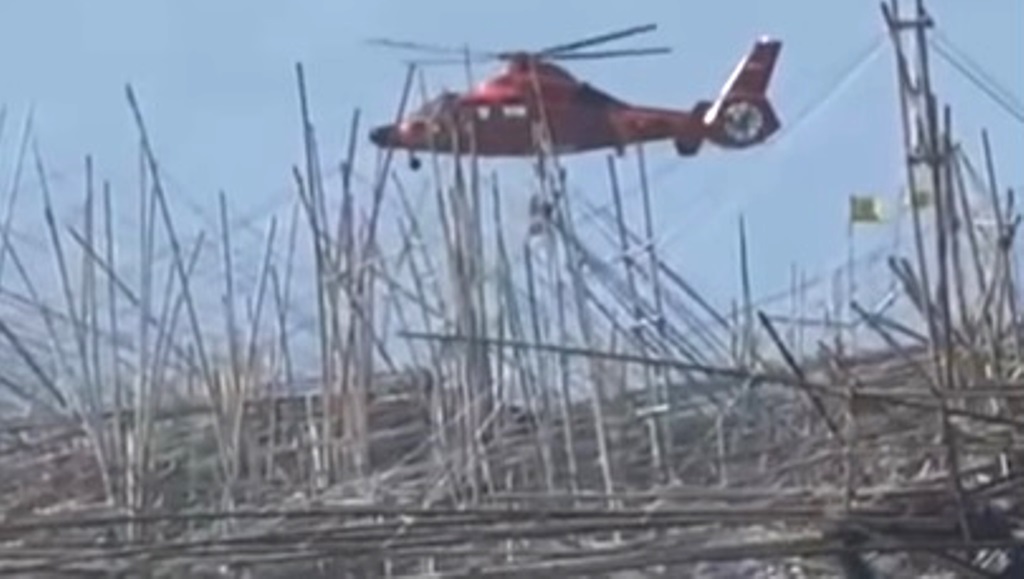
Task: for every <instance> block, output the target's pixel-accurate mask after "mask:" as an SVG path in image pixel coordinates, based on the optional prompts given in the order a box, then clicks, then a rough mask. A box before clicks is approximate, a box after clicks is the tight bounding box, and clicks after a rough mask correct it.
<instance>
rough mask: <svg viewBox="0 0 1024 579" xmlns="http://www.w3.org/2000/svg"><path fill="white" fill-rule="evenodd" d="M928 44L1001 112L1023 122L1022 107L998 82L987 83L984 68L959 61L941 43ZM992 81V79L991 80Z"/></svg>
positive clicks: (932, 42) (932, 41)
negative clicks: (1001, 110)
mask: <svg viewBox="0 0 1024 579" xmlns="http://www.w3.org/2000/svg"><path fill="white" fill-rule="evenodd" d="M928 44H929V45H930V46H931V47H932V49H934V50H935V52H936V54H938V55H939V56H940V57H942V60H944V61H945V62H946V63H948V64H949V65H950V66H952V67H953V68H954V69H955V70H956V71H957V72H959V73H960V74H961V75H963V76H964V78H966V79H967V80H968V81H970V83H971V84H973V85H974V86H975V88H977V89H978V90H980V91H981V92H982V93H984V94H985V96H987V97H988V98H989V99H991V100H992V102H994V103H995V104H996V105H997V106H998V107H999V108H1001V109H1003V112H1005V113H1007V114H1009V115H1010V116H1012V117H1013V118H1014V119H1016V120H1017V122H1019V123H1021V124H1024V107H1021V106H1020V105H1019V104H1018V103H1015V102H1013V100H1014V99H1013V98H1012V95H1010V94H1007V93H1006V92H1004V90H1005V89H1001V87H1000V85H998V84H989V82H986V78H985V77H986V76H989V75H987V73H985V72H984V69H982V68H980V67H978V68H975V67H972V66H971V64H972V63H971V62H964V61H961V60H960V59H959V58H958V57H957V56H956V55H954V54H952V52H951V51H949V50H947V49H946V48H945V47H944V46H942V44H940V43H938V42H935V41H934V40H929V42H928ZM993 82H994V81H993Z"/></svg>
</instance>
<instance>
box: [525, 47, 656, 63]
mask: <svg viewBox="0 0 1024 579" xmlns="http://www.w3.org/2000/svg"><path fill="white" fill-rule="evenodd" d="M669 52H672V49H671V48H668V47H659V48H627V49H624V50H599V51H594V52H570V53H568V54H552V55H550V56H545V57H544V58H545V59H547V60H591V59H598V58H617V57H620V56H647V55H652V54H667V53H669Z"/></svg>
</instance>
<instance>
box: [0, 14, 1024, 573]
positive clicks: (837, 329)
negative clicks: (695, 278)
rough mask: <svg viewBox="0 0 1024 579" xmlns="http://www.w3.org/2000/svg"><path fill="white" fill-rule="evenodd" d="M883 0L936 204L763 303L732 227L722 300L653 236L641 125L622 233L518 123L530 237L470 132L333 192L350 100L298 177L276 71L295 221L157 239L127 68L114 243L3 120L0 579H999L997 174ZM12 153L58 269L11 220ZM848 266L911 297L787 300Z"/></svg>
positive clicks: (100, 189) (1011, 313) (1015, 456)
mask: <svg viewBox="0 0 1024 579" xmlns="http://www.w3.org/2000/svg"><path fill="white" fill-rule="evenodd" d="M882 8H883V9H882V12H883V17H884V20H885V22H886V24H887V26H888V28H889V30H890V32H891V38H892V40H893V48H894V54H895V57H896V58H895V60H896V69H897V78H898V81H899V85H900V93H901V94H900V103H901V111H902V119H903V127H902V128H903V131H904V136H905V144H906V152H907V157H906V162H907V185H908V189H909V190H910V191H911V192H912V193H917V192H922V191H926V192H928V193H929V195H930V199H931V200H932V203H931V204H930V205H929V206H928V207H926V208H921V207H919V204H917V203H911V217H912V223H913V228H914V239H913V241H914V247H913V249H912V253H911V257H906V256H904V255H903V254H902V253H900V252H895V253H889V252H888V251H886V252H880V253H875V254H871V255H867V256H860V257H855V256H853V255H851V256H850V258H849V259H848V260H847V262H846V263H843V264H842V265H841V266H840V267H839V268H837V271H836V272H825V273H824V274H823V275H822V276H820V277H818V278H817V279H809V278H808V275H807V274H806V273H803V272H798V271H797V270H796V269H795V268H794V270H793V273H792V285H793V288H792V291H791V292H789V294H787V295H785V296H781V298H770V299H766V300H758V299H756V298H755V297H754V296H753V294H752V290H751V288H750V284H749V274H748V273H747V267H748V266H747V262H748V257H747V253H748V252H747V232H746V229H745V226H744V223H743V221H742V220H741V222H740V233H739V242H738V245H739V251H740V253H741V256H742V257H741V259H740V261H741V270H742V272H741V279H742V280H743V282H742V287H743V291H742V294H743V295H742V304H737V306H736V312H734V314H733V315H728V314H726V313H724V312H721V311H718V310H717V309H716V308H715V307H714V306H713V305H712V303H714V301H713V300H711V299H708V298H707V297H705V296H702V295H701V294H700V293H699V292H698V291H697V290H696V289H695V288H694V287H693V286H692V285H691V284H690V283H689V282H687V280H686V279H685V278H684V276H682V275H681V274H680V273H679V272H678V271H677V270H675V269H674V268H673V267H672V266H671V265H670V264H669V263H667V262H666V261H665V259H664V257H663V256H662V255H661V254H660V253H659V251H658V250H657V247H656V244H655V231H654V225H653V219H652V214H653V212H654V206H655V205H656V203H657V198H656V195H655V194H654V192H653V191H652V190H651V187H650V183H649V180H648V176H647V169H646V161H645V156H644V151H643V149H637V150H636V152H635V155H634V156H633V157H632V159H633V160H635V162H636V173H637V177H638V186H639V189H640V193H641V201H640V203H641V207H640V209H641V214H642V219H641V221H640V223H639V224H634V223H631V220H630V219H629V217H628V216H627V211H626V210H625V202H624V194H623V192H622V188H623V184H622V175H623V174H624V171H623V170H622V165H623V164H624V163H625V161H624V160H620V159H616V158H613V157H609V158H608V164H607V168H608V169H607V170H608V175H609V185H608V190H609V198H610V203H611V205H610V206H611V207H612V211H610V212H608V213H605V214H603V216H602V219H603V220H604V222H603V226H604V229H605V233H606V235H607V237H608V239H607V242H608V243H607V245H604V246H602V245H601V244H600V242H599V239H600V238H599V236H594V235H588V233H593V232H587V231H584V230H583V226H582V225H581V221H580V220H579V219H578V218H577V215H578V214H579V213H580V211H581V206H580V205H579V203H580V202H579V201H578V200H577V199H575V198H573V196H572V195H571V194H570V193H569V189H568V188H569V181H570V178H569V176H568V174H567V171H566V170H565V169H564V168H563V167H562V163H561V161H560V160H559V159H558V158H557V157H556V156H554V155H552V154H550V151H548V150H547V149H548V147H546V145H545V140H544V127H543V126H540V127H538V145H539V147H538V150H539V151H540V153H539V154H538V157H537V159H536V160H535V163H534V174H535V177H536V179H535V181H534V191H532V194H533V196H534V197H533V199H532V201H531V203H530V210H531V216H530V217H531V225H530V227H529V228H528V230H525V231H523V230H519V231H515V230H514V228H513V227H510V226H509V225H508V224H509V221H508V220H507V219H506V217H507V216H506V214H505V213H503V211H505V207H506V206H505V204H504V203H503V199H504V197H503V195H504V193H503V190H502V188H501V186H500V184H499V183H498V181H497V177H496V176H493V175H489V174H486V173H485V172H484V165H483V164H482V163H480V162H479V161H478V160H477V159H476V158H475V156H474V155H473V143H472V142H471V141H472V140H470V142H467V143H459V145H460V148H461V152H460V154H459V155H456V156H454V158H442V157H440V156H438V155H431V158H430V159H429V163H428V164H426V165H425V168H427V169H429V173H430V176H429V179H428V181H429V183H430V185H431V189H430V190H427V191H424V192H423V193H422V194H421V196H420V197H419V198H417V197H416V195H417V193H416V192H415V191H414V190H413V188H412V187H411V186H410V184H409V183H407V182H406V181H405V180H403V178H402V177H401V176H400V174H399V173H398V172H397V171H395V170H394V168H393V167H392V165H393V153H391V152H388V153H385V154H382V155H381V156H380V157H379V158H378V160H377V164H376V168H375V173H374V176H373V179H372V183H371V184H370V185H369V187H368V192H367V194H365V195H363V194H357V192H356V189H357V186H356V184H355V182H356V180H355V179H354V178H353V176H354V175H355V173H356V171H357V170H356V167H357V166H358V163H357V158H356V157H357V152H358V150H357V149H358V147H357V146H356V140H357V139H356V135H357V132H358V127H359V118H360V117H359V113H358V111H356V112H355V113H354V114H353V117H352V122H351V127H350V129H351V133H350V139H349V145H348V148H347V150H346V151H345V152H344V155H342V158H343V159H344V161H343V162H342V163H341V165H340V169H339V170H338V171H333V170H332V171H329V170H326V169H323V168H322V154H321V152H320V150H319V147H320V146H319V144H318V140H317V134H316V127H315V123H314V122H313V120H312V119H313V115H314V113H313V111H312V108H313V107H312V105H311V101H312V98H311V97H310V95H308V94H307V91H306V85H305V72H304V70H303V68H302V66H301V65H298V66H297V67H296V80H297V86H298V103H299V120H300V131H299V132H300V135H301V139H302V145H303V151H304V156H305V158H304V160H303V163H302V166H301V167H300V166H296V167H294V168H293V170H292V177H293V181H294V198H293V199H292V201H293V210H292V212H291V219H290V221H287V222H284V221H281V222H279V221H278V220H277V219H271V220H270V222H269V223H268V224H267V226H266V229H265V231H264V232H263V233H262V234H261V235H262V239H261V242H260V244H258V245H256V244H248V245H250V246H252V247H257V248H258V249H257V255H256V257H255V258H253V259H251V260H248V261H251V262H253V263H254V264H255V265H254V266H253V267H251V268H250V267H246V264H245V262H246V261H247V260H245V259H240V255H241V253H240V252H241V245H242V244H241V243H240V242H239V239H238V236H239V232H238V231H237V230H236V229H235V228H234V227H233V225H232V224H233V221H232V215H231V214H232V208H231V207H230V206H229V204H228V203H227V200H226V196H225V195H224V194H223V193H221V194H220V196H219V203H218V207H217V210H218V215H217V220H216V226H215V227H214V228H213V229H212V230H211V231H205V230H204V231H200V232H198V233H197V234H195V235H194V237H192V236H190V235H188V234H186V233H184V232H183V230H182V229H181V227H180V225H179V223H178V221H177V220H176V218H175V215H174V212H173V211H172V209H171V207H172V205H173V203H172V200H171V199H169V195H168V194H167V190H166V184H165V183H166V175H165V173H164V172H163V170H162V168H161V165H160V162H159V154H158V150H159V144H158V143H159V136H156V135H153V136H151V135H150V134H149V132H148V131H147V127H146V120H145V115H144V113H143V107H142V105H141V103H140V100H139V99H138V98H137V96H136V94H135V92H134V90H133V89H132V88H131V87H130V86H129V87H127V90H126V98H127V102H128V108H129V111H130V113H131V115H132V119H133V122H134V124H135V127H136V129H137V132H138V136H139V143H140V147H139V149H140V162H139V188H138V193H137V200H136V201H137V207H136V208H135V209H136V210H137V215H138V218H137V220H138V231H137V232H125V231H123V230H118V228H117V226H116V224H115V223H114V221H115V214H116V211H117V210H119V209H121V208H117V207H115V203H114V195H113V194H112V191H111V189H112V187H111V186H110V184H109V183H105V182H103V181H100V180H99V177H98V176H97V175H98V174H100V173H101V171H100V169H99V168H97V167H95V166H94V162H93V161H92V160H91V159H88V158H87V159H86V160H85V175H86V176H85V180H84V185H83V188H84V207H85V210H84V211H83V214H82V216H81V220H80V223H72V224H70V225H64V223H65V220H63V219H61V218H60V217H59V216H57V215H56V213H55V211H54V209H53V208H52V206H51V203H50V197H51V193H50V187H49V184H48V182H47V172H46V169H45V163H44V160H43V157H42V154H41V152H40V151H38V150H36V149H32V148H31V147H30V146H29V143H30V142H31V124H30V122H31V119H29V120H28V121H27V122H26V126H25V128H24V130H23V134H22V138H21V140H20V147H19V149H18V152H17V159H16V164H15V167H16V168H15V175H14V178H13V179H12V183H11V186H10V187H9V189H8V191H6V197H5V208H4V211H5V216H4V219H3V221H2V224H3V225H2V231H3V235H2V240H0V242H2V249H0V355H2V356H3V357H4V368H5V372H4V373H3V374H2V375H0V390H2V396H0V403H2V406H0V419H2V420H0V575H4V576H25V577H51V576H52V577H57V576H67V575H74V576H84V577H93V576H95V577H101V576H102V577H178V576H188V577H253V578H263V577H285V576H289V577H295V576H302V577H353V578H355V577H428V576H429V577H451V578H454V577H524V578H525V577H564V576H581V577H609V578H617V579H624V578H627V577H630V578H632V577H735V576H743V577H835V576H844V577H871V576H874V575H871V574H870V573H873V572H874V571H873V570H872V568H874V569H887V570H888V571H889V572H890V573H894V574H895V575H896V576H917V577H925V576H934V577H939V576H941V575H938V574H933V575H928V573H939V572H940V571H944V572H946V573H953V574H955V575H954V576H958V577H959V576H963V577H990V576H1002V577H1016V576H1021V575H1016V574H1014V573H1021V566H1022V565H1024V552H1022V551H1021V547H1020V546H1019V545H1018V540H1017V539H1016V538H1015V537H1014V534H1013V532H1012V531H1013V523H1012V521H1013V520H1014V519H1017V518H1019V517H1020V516H1021V514H1022V510H1021V505H1020V501H1019V500H1018V499H1019V496H1020V490H1019V489H1020V488H1021V486H1020V484H1019V479H1020V477H1021V473H1022V470H1021V466H1020V462H1021V460H1022V457H1024V454H1022V450H1021V446H1020V445H1021V442H1020V441H1018V440H1017V435H1018V434H1019V433H1020V432H1021V428H1022V427H1024V423H1022V422H1021V421H1020V419H1019V418H1018V414H1019V412H1018V409H1019V408H1020V406H1021V399H1022V398H1024V389H1022V386H1024V378H1022V374H1024V373H1022V371H1021V368H1022V366H1021V360H1022V357H1024V337H1022V331H1021V327H1020V326H1021V323H1020V319H1019V313H1018V309H1019V306H1018V303H1017V299H1018V295H1019V294H1018V288H1017V285H1016V277H1017V271H1016V268H1017V265H1016V262H1015V261H1014V255H1015V253H1014V252H1015V248H1016V237H1015V233H1016V227H1017V224H1018V223H1019V219H1020V218H1019V216H1018V214H1017V209H1016V207H1015V200H1014V192H1013V191H1012V190H1002V189H1000V186H999V179H998V173H997V170H996V167H995V164H994V161H993V156H992V151H991V149H992V145H991V142H990V139H989V137H988V135H987V134H986V135H985V136H984V138H983V147H982V149H983V153H984V158H983V160H982V162H981V163H978V162H976V161H972V160H971V158H970V157H969V155H967V154H966V152H965V147H964V145H963V144H962V143H961V142H960V141H959V140H958V137H957V136H956V134H955V133H954V131H953V120H952V119H953V117H952V112H951V111H950V109H949V108H948V107H946V108H942V107H941V106H940V102H939V100H938V97H937V96H936V94H935V93H934V92H933V88H932V86H931V80H930V78H929V74H928V70H929V63H928V58H929V48H928V47H929V46H931V44H930V42H931V41H930V40H929V38H928V30H929V28H930V27H932V26H933V25H934V23H933V22H932V20H931V18H930V17H929V16H928V15H927V13H926V11H925V9H924V7H923V5H922V3H921V2H920V1H919V2H918V4H917V9H916V11H915V13H914V14H913V15H912V16H910V17H907V16H904V15H902V14H901V13H900V10H899V6H898V4H897V2H896V1H895V0H893V2H892V3H891V4H886V5H883V7H882ZM908 41H910V42H911V44H913V45H914V50H913V51H908V50H907V49H906V48H905V47H904V45H905V44H906V43H907V42H908ZM942 54H945V55H946V57H949V54H948V53H942ZM415 81H416V75H415V71H414V70H413V69H411V68H410V71H409V75H408V77H407V80H406V84H405V89H404V94H403V97H402V99H401V104H400V106H399V110H398V112H397V114H398V115H399V116H401V114H402V112H403V111H404V109H405V107H406V104H407V102H408V101H409V100H410V99H411V98H412V96H411V95H412V94H413V92H414V87H415ZM6 121H7V114H6V112H5V111H4V112H0V137H2V136H3V135H4V132H3V131H4V130H5V128H6V127H7V123H6ZM30 155H31V161H30V160H29V156H30ZM29 162H31V163H32V165H33V166H34V174H35V178H36V179H37V180H38V182H39V185H40V187H41V191H42V193H43V197H42V199H43V205H44V207H43V210H44V223H45V226H46V232H45V236H46V239H45V240H42V241H41V242H40V243H42V244H46V245H44V246H43V247H44V249H45V250H46V251H47V253H48V256H49V258H50V259H52V262H53V270H55V271H56V276H55V277H54V278H53V279H52V280H50V281H40V280H38V279H35V278H34V277H33V274H32V272H31V270H30V269H29V267H28V265H27V263H26V257H25V255H24V248H23V247H22V245H21V244H19V243H18V238H17V236H16V224H15V222H14V219H13V215H14V208H15V205H16V204H17V203H18V198H19V194H18V191H19V188H20V187H21V186H22V181H23V180H24V179H27V177H25V176H24V175H23V172H24V173H26V174H31V173H32V172H33V171H27V172H25V171H23V167H24V165H25V164H26V163H29ZM335 174H336V175H337V177H338V178H337V180H334V179H332V178H331V175H335ZM118 198H119V199H125V196H123V195H122V196H119V197H118ZM357 200H359V201H357ZM362 200H366V201H362ZM360 203H365V205H364V206H360ZM430 206H432V207H433V210H432V211H426V210H425V209H424V208H425V207H430ZM432 212H433V213H436V214H435V215H431V213H432ZM982 222H987V223H992V224H993V226H992V227H990V228H988V229H986V228H985V227H983V226H982V225H981V223H982ZM993 229H994V231H993ZM432 233H436V237H435V238H432V237H431V236H432ZM126 236H130V237H131V239H130V240H126V239H123V238H125V237H126ZM126 247H127V248H130V249H131V250H130V251H129V250H126V249H125V248H126ZM609 255H611V258H610V259H609V258H608V256H609ZM129 263H134V264H137V265H135V266H134V267H129V266H128V265H127V264H129ZM76 264H77V266H76ZM868 267H871V268H874V269H876V270H878V269H880V270H883V271H885V270H888V271H890V272H891V274H892V275H893V277H894V278H895V279H896V280H897V281H898V288H897V293H898V295H899V297H900V299H901V301H902V303H905V304H909V306H908V308H907V309H908V310H909V313H907V314H906V315H899V316H897V315H895V314H890V313H886V312H885V311H884V309H883V308H878V307H874V306H869V305H866V304H865V303H861V301H860V300H859V299H858V297H857V296H855V295H853V289H852V288H855V287H859V286H860V285H863V284H854V283H853V280H852V279H851V280H848V281H849V284H848V286H847V287H849V288H851V289H850V292H849V293H850V295H847V296H845V300H846V301H848V302H849V312H850V319H843V323H842V324H836V323H834V317H835V316H833V314H832V312H831V311H830V310H832V308H829V307H827V306H826V307H825V308H824V309H825V311H824V312H822V314H823V318H824V319H823V320H817V319H811V318H814V317H815V315H816V314H815V310H817V309H818V308H816V307H815V306H813V305H811V304H810V298H809V297H808V294H810V293H817V294H820V295H827V293H828V281H829V280H830V279H831V278H832V277H833V275H836V274H838V275H849V276H852V275H853V273H852V272H854V271H858V270H861V269H864V268H868ZM207 269H208V270H213V271H216V272H217V282H216V283H213V282H208V281H206V280H204V279H203V278H202V277H201V276H202V272H203V271H204V270H207ZM303 271H305V272H307V273H308V276H307V277H303V276H302V275H301V274H300V272H303ZM44 283H51V284H52V285H54V286H55V287H56V288H57V290H56V295H57V296H58V298H57V299H52V298H50V297H47V296H46V295H45V293H44V292H43V291H42V289H41V288H42V287H43V284H44ZM214 292H216V294H217V297H218V298H219V299H218V300H217V303H216V304H212V305H211V304H207V303H206V301H205V300H206V299H207V298H208V297H209V295H208V294H210V293H214ZM894 295H896V294H894ZM893 299H895V298H893ZM786 300H788V302H786ZM779 301H783V302H786V303H788V307H789V310H790V311H789V314H788V315H787V316H784V315H781V314H778V313H773V312H771V311H770V308H772V307H774V304H775V303H776V302H779ZM218 308H219V309H218ZM840 317H844V318H845V317H846V316H840ZM854 325H855V326H857V327H858V328H859V329H858V330H857V332H858V334H857V338H856V340H855V341H854V340H853V338H852V332H851V331H849V327H853V326H854ZM816 328H818V329H816ZM821 328H823V329H821ZM869 559H870V561H869ZM995 573H1002V575H995ZM840 574H845V575H840Z"/></svg>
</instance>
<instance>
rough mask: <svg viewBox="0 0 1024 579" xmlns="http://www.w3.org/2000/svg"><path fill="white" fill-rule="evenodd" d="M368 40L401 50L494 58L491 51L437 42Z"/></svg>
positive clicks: (370, 42)
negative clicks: (444, 44) (474, 49)
mask: <svg viewBox="0 0 1024 579" xmlns="http://www.w3.org/2000/svg"><path fill="white" fill-rule="evenodd" d="M366 42H367V43H368V44H376V45H377V46H386V47H388V48H398V49H401V50H417V51H419V52H428V53H431V54H453V55H460V56H461V57H462V58H465V55H466V54H467V53H468V54H469V55H470V56H471V57H473V58H494V54H493V53H490V52H476V51H471V50H467V49H465V48H457V47H454V46H438V45H435V44H422V43H419V42H408V41H405V40H390V39H388V38H370V39H368V40H367V41H366Z"/></svg>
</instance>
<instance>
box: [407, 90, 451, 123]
mask: <svg viewBox="0 0 1024 579" xmlns="http://www.w3.org/2000/svg"><path fill="white" fill-rule="evenodd" d="M457 99H458V95H456V94H455V93H453V92H443V93H441V94H439V95H438V96H436V97H434V98H432V99H430V100H429V101H427V102H425V103H423V105H421V106H420V108H418V109H416V110H415V111H413V113H412V117H413V118H417V119H432V118H435V117H438V116H442V115H446V114H449V113H451V112H452V111H453V110H454V109H455V102H456V100H457Z"/></svg>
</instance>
